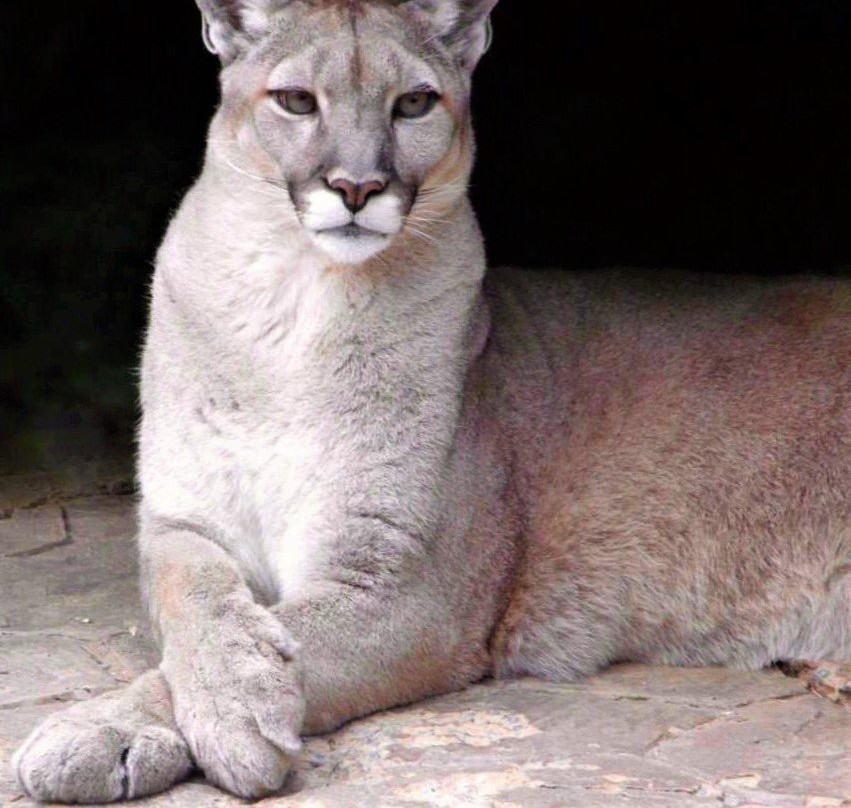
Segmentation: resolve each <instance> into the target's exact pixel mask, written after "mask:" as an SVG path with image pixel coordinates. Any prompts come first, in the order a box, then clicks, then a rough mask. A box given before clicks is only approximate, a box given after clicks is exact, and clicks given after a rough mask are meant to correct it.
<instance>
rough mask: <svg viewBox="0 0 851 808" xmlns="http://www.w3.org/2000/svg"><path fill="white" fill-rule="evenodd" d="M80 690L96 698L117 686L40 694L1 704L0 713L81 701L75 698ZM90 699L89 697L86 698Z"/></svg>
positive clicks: (84, 687) (83, 687)
mask: <svg viewBox="0 0 851 808" xmlns="http://www.w3.org/2000/svg"><path fill="white" fill-rule="evenodd" d="M79 690H85V691H86V693H88V694H89V697H90V698H94V697H95V696H102V695H103V694H104V693H112V691H113V690H115V686H113V687H86V686H82V687H75V688H74V689H73V690H63V691H62V692H61V693H51V694H50V695H48V696H39V697H37V698H32V699H20V700H18V701H11V702H8V703H7V704H0V713H1V712H5V711H7V710H16V709H18V708H19V707H39V706H41V705H43V704H51V703H53V702H58V703H60V704H67V703H68V702H75V703H76V702H79V701H80V699H77V698H74V693H76V692H77V691H79ZM86 700H88V699H86Z"/></svg>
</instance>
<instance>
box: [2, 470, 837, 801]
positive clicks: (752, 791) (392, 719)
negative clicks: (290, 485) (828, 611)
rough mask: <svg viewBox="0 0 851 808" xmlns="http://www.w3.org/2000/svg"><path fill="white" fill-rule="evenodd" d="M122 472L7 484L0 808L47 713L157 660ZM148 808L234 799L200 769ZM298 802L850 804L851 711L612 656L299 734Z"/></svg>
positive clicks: (782, 685)
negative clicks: (21, 746) (28, 739)
mask: <svg viewBox="0 0 851 808" xmlns="http://www.w3.org/2000/svg"><path fill="white" fill-rule="evenodd" d="M130 490H131V487H130V486H129V484H128V483H127V482H126V481H123V482H122V480H121V479H120V475H119V476H118V477H116V478H115V479H111V480H107V481H101V482H100V483H95V482H92V483H91V484H88V485H84V486H80V485H78V484H73V485H69V484H68V482H67V480H66V481H64V482H63V481H57V480H56V479H54V478H51V477H50V476H49V475H43V476H42V477H39V478H23V477H20V478H15V479H10V480H9V481H8V484H7V485H6V486H5V487H4V486H3V482H2V481H0V805H3V806H14V808H25V806H31V805H32V803H31V802H30V801H29V800H28V799H27V798H26V797H25V796H24V795H23V794H21V793H20V790H19V789H18V787H17V785H16V784H15V782H14V779H13V777H12V774H11V772H10V766H9V759H10V756H11V753H12V751H13V750H14V749H15V747H16V746H17V744H18V743H19V742H20V741H21V740H22V739H23V738H24V737H25V736H26V734H27V733H28V732H29V730H30V729H31V728H32V727H33V726H34V725H35V724H36V723H37V722H38V721H40V720H41V719H42V718H44V717H45V716H47V715H49V714H50V713H52V712H53V711H54V710H58V709H61V708H62V707H63V705H64V704H67V703H68V702H73V701H80V700H84V699H87V698H91V697H92V696H94V695H96V694H98V693H101V692H104V691H106V690H110V689H113V688H115V687H118V686H120V685H121V684H122V683H125V682H128V681H130V680H131V679H132V678H133V677H134V676H135V675H137V674H138V673H140V672H141V671H143V670H145V669H146V668H147V667H148V666H150V665H151V664H154V662H155V660H156V655H155V652H154V650H153V645H152V643H151V639H150V631H149V628H148V626H147V624H146V622H145V620H144V618H143V615H142V610H141V608H140V605H139V598H138V592H137V583H136V553H135V547H134V543H133V531H134V516H133V510H134V499H133V497H132V495H129V494H128V493H127V492H129V491H130ZM137 804H138V805H140V806H151V808H154V807H155V806H156V808H160V807H162V808H165V807H166V806H172V807H175V808H212V807H213V806H223V807H224V806H239V805H243V804H244V803H242V802H241V801H239V800H236V799H234V798H232V797H229V796H227V795H225V794H223V793H221V792H220V791H217V790H216V789H214V788H212V787H210V786H209V785H207V784H206V783H205V782H204V781H203V779H202V778H201V777H200V776H199V777H197V778H195V779H194V780H192V781H190V782H189V783H186V784H183V785H181V786H180V787H178V788H176V789H174V790H173V791H171V792H169V793H167V794H165V795H161V796H159V797H156V798H153V799H149V800H142V801H140V802H138V803H137ZM260 804H261V805H263V806H276V807H278V806H280V807H283V806H292V808H375V807H376V806H388V807H389V808H416V807H417V806H436V807H437V808H443V807H444V806H445V807H446V808H450V807H451V808H455V806H458V807H459V808H461V807H463V808H555V806H570V808H618V806H660V808H665V807H667V806H671V807H672V808H673V807H675V806H676V808H697V807H698V806H738V808H755V807H756V806H771V808H831V807H832V806H851V710H849V709H847V707H843V706H841V705H837V704H834V703H832V702H830V701H829V700H827V699H822V698H819V697H818V696H816V695H813V694H811V693H809V692H807V691H806V690H805V689H804V687H803V685H802V684H801V683H800V682H799V681H798V680H795V679H790V678H787V677H785V676H783V675H782V674H781V673H779V672H778V671H764V672H756V673H746V672H738V671H727V670H720V669H702V670H678V669H670V668H651V667H644V666H640V665H622V666H618V667H615V668H613V669H611V670H609V671H606V672H605V673H603V674H601V675H600V676H597V677H595V678H593V679H590V680H588V681H586V682H582V683H580V684H573V685H557V684H552V683H548V682H542V681H536V680H531V679H524V680H519V681H512V682H488V683H484V684H481V685H477V686H475V687H471V688H469V689H468V690H466V691H464V692H462V693H457V694H453V695H450V696H445V697H441V698H435V699H430V700H428V701H425V702H421V703H419V704H416V705H413V706H411V707H406V708H401V709H396V710H391V711H389V712H386V713H381V714H379V715H375V716H372V717H369V718H366V719H364V720H362V721H357V722H355V723H353V724H351V725H350V726H348V727H346V728H344V729H343V730H341V731H340V732H337V733H334V734H332V735H328V736H325V737H321V738H314V739H311V740H309V741H308V742H307V743H306V745H305V748H304V751H303V753H302V755H301V759H300V761H299V764H298V767H297V771H296V772H295V773H294V774H293V775H292V776H291V778H290V780H289V781H288V784H287V787H286V790H285V792H284V793H283V794H282V795H280V796H276V797H274V798H270V799H267V800H264V801H262V802H261V803H260Z"/></svg>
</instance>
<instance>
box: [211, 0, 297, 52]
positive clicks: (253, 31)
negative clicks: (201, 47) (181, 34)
mask: <svg viewBox="0 0 851 808" xmlns="http://www.w3.org/2000/svg"><path fill="white" fill-rule="evenodd" d="M196 2H197V4H198V7H199V8H200V9H201V15H202V16H203V18H204V20H203V26H204V27H203V35H204V44H205V45H206V46H207V50H209V51H210V52H211V53H215V54H218V55H219V57H220V58H221V60H222V61H223V62H225V63H227V62H230V61H232V60H233V59H235V58H236V57H237V56H238V55H239V53H240V52H241V51H242V50H244V49H245V48H246V47H247V46H249V45H250V44H251V42H253V41H255V40H257V39H258V38H259V37H261V36H263V34H265V33H266V31H267V30H268V25H269V16H270V14H271V12H272V6H273V0H196ZM275 5H276V6H280V5H283V3H280V2H278V3H277V4H275Z"/></svg>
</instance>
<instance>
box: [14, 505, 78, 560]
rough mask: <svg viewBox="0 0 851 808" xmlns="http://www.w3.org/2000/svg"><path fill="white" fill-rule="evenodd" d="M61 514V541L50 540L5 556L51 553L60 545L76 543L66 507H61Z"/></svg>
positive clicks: (28, 556)
mask: <svg viewBox="0 0 851 808" xmlns="http://www.w3.org/2000/svg"><path fill="white" fill-rule="evenodd" d="M59 514H60V517H61V519H62V538H61V539H60V540H59V541H52V542H48V543H47V544H42V545H40V546H39V547H33V548H32V549H30V550H19V551H18V552H17V553H9V554H8V555H6V556H5V558H32V557H33V556H39V555H42V554H43V553H49V552H50V551H51V550H56V549H58V548H59V547H68V546H69V545H71V544H73V543H74V533H73V531H72V529H71V519H70V517H69V516H68V511H67V509H66V508H64V507H61V508H60V509H59Z"/></svg>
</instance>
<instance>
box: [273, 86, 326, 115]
mask: <svg viewBox="0 0 851 808" xmlns="http://www.w3.org/2000/svg"><path fill="white" fill-rule="evenodd" d="M272 96H273V97H274V99H275V101H277V103H278V106H279V107H281V108H282V109H285V110H286V111H287V112H290V113H292V114H293V115H313V113H314V112H316V110H317V108H318V106H319V105H318V104H317V103H316V96H315V95H313V94H312V93H309V92H307V90H277V91H276V92H274V93H272Z"/></svg>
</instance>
